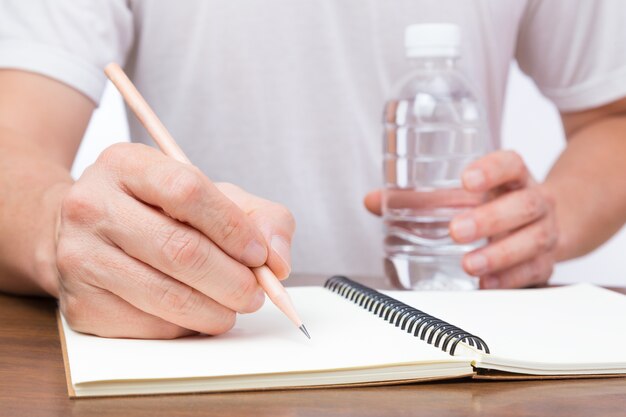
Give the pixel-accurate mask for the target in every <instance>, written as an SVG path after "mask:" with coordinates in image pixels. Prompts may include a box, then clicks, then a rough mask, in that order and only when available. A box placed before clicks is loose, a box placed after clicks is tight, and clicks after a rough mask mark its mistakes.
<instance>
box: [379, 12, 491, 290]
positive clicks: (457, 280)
mask: <svg viewBox="0 0 626 417" xmlns="http://www.w3.org/2000/svg"><path fill="white" fill-rule="evenodd" d="M460 39H461V37H460V30H459V28H458V26H456V25H452V24H421V25H412V26H409V27H408V28H407V29H406V32H405V46H406V54H407V57H408V58H409V59H410V61H411V64H412V71H411V72H410V73H409V74H407V75H406V76H405V77H404V78H403V79H402V80H400V81H399V83H398V84H397V85H396V87H395V88H394V90H393V93H392V95H391V99H389V100H388V101H387V103H386V106H385V110H384V163H383V165H384V178H385V187H384V191H383V221H384V225H385V242H384V243H385V271H386V273H387V275H388V277H389V278H390V279H391V280H392V282H393V283H395V284H396V285H397V286H399V287H401V288H405V289H474V288H477V287H478V280H477V279H476V278H473V277H471V276H469V275H467V274H466V273H465V272H464V271H463V268H462V266H461V260H462V257H463V255H464V254H466V253H467V252H469V251H471V250H473V249H476V248H477V247H479V246H481V245H483V244H484V243H485V242H483V241H478V242H473V243H471V244H463V245H461V244H456V243H455V242H454V241H453V240H452V239H451V237H450V234H449V229H448V226H449V223H450V220H451V219H452V217H454V216H455V215H457V214H459V213H461V212H463V211H464V210H467V209H468V208H471V207H474V206H476V205H478V204H480V203H481V202H482V201H484V196H483V195H480V194H474V193H468V192H466V191H464V190H463V188H462V185H461V174H462V172H463V170H464V168H465V167H466V166H467V165H468V164H469V163H470V162H472V161H473V160H475V159H477V158H478V157H480V156H482V155H484V154H485V153H486V152H487V151H488V150H489V143H490V141H489V134H488V129H487V123H486V120H485V114H484V111H483V110H482V107H481V105H480V103H479V101H478V99H477V96H476V94H475V93H474V91H473V89H472V88H471V86H470V84H469V83H468V81H467V80H466V78H465V77H464V75H463V74H462V73H461V72H460V71H459V68H458V67H457V61H458V58H459V55H460Z"/></svg>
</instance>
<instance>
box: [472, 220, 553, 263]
mask: <svg viewBox="0 0 626 417" xmlns="http://www.w3.org/2000/svg"><path fill="white" fill-rule="evenodd" d="M556 241H557V234H556V231H555V227H554V225H553V222H552V220H551V218H546V219H544V220H542V221H538V222H535V223H533V224H531V225H529V226H528V227H525V228H522V229H520V230H518V231H516V232H514V233H512V234H510V235H509V236H507V237H504V238H502V239H500V240H498V241H497V242H492V243H490V244H488V245H487V246H485V247H483V248H481V249H478V250H475V251H473V252H471V253H468V254H467V255H465V256H464V257H463V268H464V269H465V271H467V273H469V274H470V275H474V276H482V275H486V274H492V273H495V272H498V271H501V270H504V269H507V268H510V267H512V266H514V265H517V264H519V263H522V262H524V261H528V260H529V259H532V258H534V257H536V256H537V255H540V254H543V253H546V252H549V251H551V250H552V249H553V248H554V247H555V246H556Z"/></svg>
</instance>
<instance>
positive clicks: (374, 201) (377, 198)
mask: <svg viewBox="0 0 626 417" xmlns="http://www.w3.org/2000/svg"><path fill="white" fill-rule="evenodd" d="M363 204H364V205H365V208H366V209H368V210H369V211H370V213H372V214H375V215H377V216H380V215H381V214H382V193H381V191H380V190H374V191H370V192H369V193H368V194H367V195H366V196H365V198H364V199H363Z"/></svg>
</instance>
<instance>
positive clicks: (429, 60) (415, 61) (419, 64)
mask: <svg viewBox="0 0 626 417" xmlns="http://www.w3.org/2000/svg"><path fill="white" fill-rule="evenodd" d="M408 60H409V64H410V65H411V67H413V68H416V69H423V70H449V69H453V68H455V67H456V63H457V62H458V57H448V56H446V57H442V56H435V57H433V56H427V57H409V58H408Z"/></svg>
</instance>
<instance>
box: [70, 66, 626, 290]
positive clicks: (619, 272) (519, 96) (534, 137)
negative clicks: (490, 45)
mask: <svg viewBox="0 0 626 417" xmlns="http://www.w3.org/2000/svg"><path fill="white" fill-rule="evenodd" d="M128 136H129V135H128V127H127V125H126V116H125V113H124V107H123V105H122V102H121V98H120V97H119V95H118V94H117V92H116V91H115V89H114V88H112V87H111V86H110V85H109V86H108V87H107V90H106V92H105V94H104V98H103V100H102V103H101V105H100V107H99V108H98V110H97V111H96V112H95V114H94V116H93V118H92V120H91V123H90V125H89V128H88V129H87V133H86V134H85V140H84V141H83V144H82V146H81V148H80V150H79V152H78V156H77V159H76V162H75V164H74V168H73V169H72V173H73V175H74V177H78V176H80V174H81V173H82V171H83V170H84V168H85V167H86V166H88V165H89V164H91V163H92V162H93V161H94V160H95V159H96V157H97V155H98V154H99V153H100V151H102V149H104V148H106V147H107V146H109V145H110V144H112V143H115V142H122V141H128ZM502 138H503V147H504V148H509V149H515V150H516V151H518V152H519V153H520V154H521V155H522V156H523V157H524V159H525V160H526V162H527V164H528V166H529V167H530V170H531V171H532V173H533V174H534V175H535V177H536V178H538V179H541V178H543V177H545V175H546V173H547V172H548V170H549V168H550V166H551V165H552V163H553V162H554V160H555V159H556V157H557V156H558V154H559V153H560V152H561V150H562V149H563V147H564V145H565V139H564V136H563V130H562V128H561V124H560V121H559V116H558V113H557V111H556V109H555V108H554V107H553V106H552V104H551V103H550V102H548V101H547V100H546V99H544V98H543V97H542V96H541V95H540V94H539V92H538V91H537V89H536V88H535V86H534V85H533V84H532V81H530V80H529V79H528V78H527V77H526V76H524V75H523V74H522V73H521V72H520V71H519V70H518V69H517V67H516V66H513V70H512V71H511V78H510V80H509V87H508V97H507V102H506V106H505V112H504V122H503V134H502ZM624 248H626V229H625V230H622V232H620V233H619V234H618V235H616V236H615V237H614V238H613V239H612V240H611V241H609V242H608V243H607V244H605V245H604V246H602V247H601V248H600V249H598V250H596V251H595V252H594V253H592V254H590V255H588V256H586V257H583V258H580V259H577V260H573V261H569V262H565V263H562V264H560V265H558V266H557V269H556V271H555V274H554V276H553V278H552V282H555V283H557V282H558V283H570V282H579V281H586V282H593V283H596V284H603V285H626V257H625V256H624Z"/></svg>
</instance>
